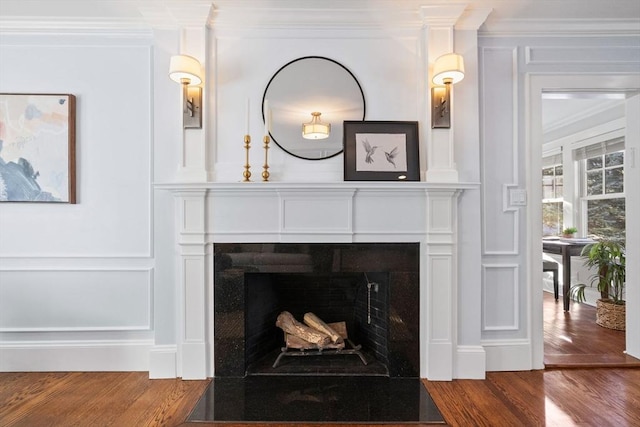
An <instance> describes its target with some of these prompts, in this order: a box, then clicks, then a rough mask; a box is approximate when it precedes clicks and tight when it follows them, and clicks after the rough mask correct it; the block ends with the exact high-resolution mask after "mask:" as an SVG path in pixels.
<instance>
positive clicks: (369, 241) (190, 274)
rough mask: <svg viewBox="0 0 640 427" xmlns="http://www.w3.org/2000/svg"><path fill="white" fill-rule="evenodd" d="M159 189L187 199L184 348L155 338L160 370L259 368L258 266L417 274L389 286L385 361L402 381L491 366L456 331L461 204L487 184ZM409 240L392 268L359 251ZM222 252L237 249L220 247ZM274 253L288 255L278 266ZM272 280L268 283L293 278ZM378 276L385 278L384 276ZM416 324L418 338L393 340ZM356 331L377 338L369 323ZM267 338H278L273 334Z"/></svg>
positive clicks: (154, 360) (178, 227) (179, 242)
mask: <svg viewBox="0 0 640 427" xmlns="http://www.w3.org/2000/svg"><path fill="white" fill-rule="evenodd" d="M156 187H157V188H159V189H166V190H170V191H172V192H173V195H174V197H175V202H176V219H175V222H174V226H175V244H176V252H175V253H174V255H175V262H176V277H177V281H176V297H177V300H176V313H175V314H176V317H175V320H176V334H177V336H176V341H177V345H176V346H175V347H173V346H170V345H163V344H161V343H159V344H158V345H156V346H155V348H154V349H153V350H152V352H151V362H150V363H151V369H150V376H151V377H152V378H166V377H176V376H177V377H182V378H184V379H202V378H206V377H220V376H229V375H233V376H238V377H241V376H243V375H245V374H246V372H247V368H248V366H249V365H251V364H252V363H254V362H256V361H257V360H258V356H255V360H254V358H251V359H250V361H249V360H247V359H245V321H244V311H245V304H246V301H245V277H244V276H245V274H247V273H249V274H251V273H273V274H279V275H283V274H289V273H300V274H308V273H314V275H315V276H316V277H320V276H321V275H322V274H324V275H327V274H329V276H330V277H328V278H327V280H332V281H333V282H334V283H335V281H336V280H347V281H349V280H351V279H350V277H349V275H351V274H353V275H355V276H354V277H353V279H354V280H356V281H357V280H362V276H363V275H364V273H367V274H369V273H371V274H374V273H387V272H388V274H389V280H390V281H393V280H396V279H397V278H398V277H403V276H406V277H407V278H406V279H405V280H400V281H399V282H398V283H402V286H398V285H393V284H389V286H388V292H389V297H388V298H389V300H388V304H389V310H388V319H389V320H388V321H389V332H388V335H389V337H391V339H390V341H389V343H388V346H387V352H388V361H387V362H385V361H384V357H383V356H379V355H374V356H375V359H376V360H377V361H380V363H382V364H386V365H387V366H386V369H387V370H388V372H389V376H390V378H398V376H402V375H416V371H417V375H419V376H420V377H421V378H429V379H432V380H450V379H452V378H453V377H454V375H455V374H456V370H457V372H458V373H460V372H463V376H465V377H481V376H483V375H484V366H485V360H484V350H483V349H482V348H479V347H475V346H460V345H458V342H457V333H456V329H457V327H458V322H457V269H458V266H457V256H458V243H457V241H458V234H457V233H458V230H457V208H458V207H457V203H458V196H459V195H460V194H461V192H462V191H463V190H465V189H475V188H477V185H475V184H464V183H437V184H436V183H428V182H406V183H401V184H400V183H396V182H332V183H320V182H298V183H290V182H289V183H284V182H282V183H275V182H274V183H261V184H257V183H254V184H250V185H246V184H243V183H172V184H163V185H157V186H156ZM265 242H276V243H265ZM406 242H412V243H409V245H413V247H414V248H415V251H416V252H415V253H416V255H411V256H410V257H409V258H405V257H395V258H393V257H391V256H387V255H383V256H382V257H381V259H380V261H379V262H380V263H382V264H385V263H386V264H387V267H388V268H387V267H385V268H384V269H383V268H382V266H381V265H378V263H373V264H374V265H371V264H372V262H371V257H370V256H369V255H367V256H366V257H365V256H363V255H362V253H363V251H360V250H359V249H356V248H357V247H360V245H361V244H363V245H364V246H362V247H363V248H367V247H368V248H369V249H371V248H376V247H377V248H382V247H383V245H396V244H400V245H404V244H406ZM223 245H229V246H223ZM317 245H326V246H324V248H325V249H326V248H329V249H327V250H324V251H319V250H318V248H322V246H317ZM341 245H347V246H341ZM348 245H354V246H353V247H350V246H348ZM367 245H369V246H367ZM223 248H224V249H223ZM412 251H413V249H412ZM418 252H419V253H418ZM217 254H227V255H228V256H227V257H218V256H214V255H217ZM338 254H339V256H338ZM172 255H173V254H172ZM274 257H277V258H278V259H279V262H277V263H275V264H274V263H273V262H272V261H273V260H274ZM214 258H215V259H214ZM416 258H417V261H415V259H416ZM406 259H412V261H411V262H412V267H411V269H407V270H400V271H395V272H394V270H393V269H392V268H391V267H392V266H393V265H396V264H398V265H400V264H401V263H402V262H406ZM167 261H170V259H167ZM392 261H393V262H392ZM399 263H400V264H399ZM416 265H418V267H415V266H416ZM276 266H277V267H276ZM319 267H323V269H322V270H320V269H319ZM338 267H339V269H338ZM222 272H224V275H225V277H223V278H221V276H220V274H222ZM320 272H322V273H320ZM336 275H344V276H342V277H339V276H336ZM267 277H268V276H264V277H263V280H268V281H277V280H279V279H282V278H284V277H285V276H272V277H269V278H267ZM294 279H295V280H300V278H299V277H298V278H295V277H294ZM294 279H285V280H294ZM369 279H370V280H371V281H374V282H378V283H383V281H384V278H381V277H378V276H375V278H372V277H369ZM222 282H226V284H223V283H222ZM232 283H233V284H234V285H233V286H232V285H231V284H232ZM360 285H361V282H360ZM323 286H324V285H323ZM345 286H346V285H345ZM350 286H351V285H350ZM353 286H356V287H357V286H359V285H358V284H355V285H353ZM341 292H346V290H343V291H341ZM396 292H398V293H396ZM374 296H375V295H374ZM266 298H271V297H266ZM408 302H410V304H409V303H408ZM354 310H355V308H354ZM406 310H410V312H407V311H406ZM398 313H399V314H398ZM225 318H226V320H225ZM354 322H355V320H354ZM269 327H271V325H269ZM407 328H408V330H409V331H410V332H411V333H410V334H409V335H410V337H411V339H408V340H403V339H395V340H394V339H393V337H394V336H396V335H398V336H402V335H403V332H404V331H406V330H407ZM349 334H350V335H353V337H354V338H355V337H357V339H358V340H363V342H364V344H366V345H367V346H368V344H367V343H366V340H365V338H362V336H363V335H366V334H365V333H364V332H362V330H358V329H356V330H354V331H349ZM394 334H396V335H394ZM418 335H419V338H418V337H417V336H418ZM256 339H257V340H258V342H259V340H262V339H265V340H266V341H267V342H268V341H269V339H271V338H269V337H261V336H260V337H258V338H256ZM357 344H360V343H357ZM270 345H271V344H270ZM281 345H282V344H277V345H276V348H277V346H281ZM367 351H369V352H370V353H371V352H373V353H376V351H377V350H376V349H371V348H368V349H367ZM356 362H357V360H356ZM358 363H359V362H358ZM456 364H457V365H456ZM254 376H255V375H254Z"/></svg>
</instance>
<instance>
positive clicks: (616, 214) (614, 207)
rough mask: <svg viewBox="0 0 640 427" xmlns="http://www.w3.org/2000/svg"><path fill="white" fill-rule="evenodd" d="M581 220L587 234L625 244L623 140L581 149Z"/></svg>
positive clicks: (578, 154) (577, 157) (577, 156)
mask: <svg viewBox="0 0 640 427" xmlns="http://www.w3.org/2000/svg"><path fill="white" fill-rule="evenodd" d="M576 160H578V161H579V163H580V164H579V167H580V171H581V178H582V179H581V188H580V194H581V196H582V197H581V210H582V212H581V216H582V224H583V228H585V229H586V232H587V234H589V235H596V236H600V237H606V238H608V239H616V240H621V241H624V239H625V229H626V220H625V196H624V140H623V139H622V138H618V139H616V140H612V141H606V142H604V143H601V144H595V145H592V146H589V147H585V148H583V149H580V150H578V151H577V153H576Z"/></svg>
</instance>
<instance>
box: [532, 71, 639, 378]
mask: <svg viewBox="0 0 640 427" xmlns="http://www.w3.org/2000/svg"><path fill="white" fill-rule="evenodd" d="M525 87H526V91H525V106H524V107H525V120H524V123H525V125H524V127H525V150H526V161H525V168H526V186H527V194H528V200H529V202H528V204H527V220H526V224H527V231H526V240H527V247H528V248H529V259H528V262H527V278H528V283H527V289H528V298H529V301H530V304H529V313H528V318H529V322H528V325H529V336H530V337H531V366H532V368H533V369H544V319H543V308H542V305H543V303H542V299H543V290H542V286H541V283H542V269H541V268H540V260H541V259H542V242H541V236H542V180H541V179H540V171H541V170H542V143H543V142H544V138H543V133H542V92H544V91H551V92H562V91H579V90H584V91H593V92H596V91H602V92H618V93H620V92H624V93H630V94H632V93H633V94H637V93H638V91H640V73H615V74H614V73H598V74H593V73H572V74H567V73H562V74H560V73H558V74H548V73H545V74H538V73H528V74H527V75H526V76H525ZM627 193H629V192H627ZM627 197H628V194H627ZM630 226H631V227H640V224H638V223H637V222H631V221H627V225H626V227H627V236H629V227H630ZM632 235H633V236H638V233H637V232H635V231H634V232H633V233H632ZM628 243H629V242H628ZM633 244H635V245H640V242H631V245H633ZM635 273H636V274H637V270H635ZM627 281H635V282H636V283H640V277H630V275H629V274H627ZM629 298H631V299H629ZM633 310H636V311H640V293H638V292H633V293H632V294H631V295H629V293H628V292H627V311H633ZM626 339H627V341H626V342H627V348H640V343H639V341H640V325H638V324H636V323H635V322H627V331H626ZM638 356H640V355H636V357H638Z"/></svg>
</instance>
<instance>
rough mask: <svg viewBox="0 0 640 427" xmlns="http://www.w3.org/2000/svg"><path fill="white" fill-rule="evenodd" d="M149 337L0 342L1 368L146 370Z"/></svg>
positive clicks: (57, 370)
mask: <svg viewBox="0 0 640 427" xmlns="http://www.w3.org/2000/svg"><path fill="white" fill-rule="evenodd" d="M152 344H153V343H152V341H150V340H139V341H55V342H53V341H46V342H42V341H40V342H11V343H7V342H5V343H0V371H3V372H59V371H85V372H92V371H94V372H95V371H148V370H149V350H150V349H151V346H152Z"/></svg>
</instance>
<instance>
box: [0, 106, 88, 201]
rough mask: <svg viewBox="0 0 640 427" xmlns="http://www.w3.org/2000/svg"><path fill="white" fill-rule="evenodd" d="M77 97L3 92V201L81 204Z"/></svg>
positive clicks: (0, 168)
mask: <svg viewBox="0 0 640 427" xmlns="http://www.w3.org/2000/svg"><path fill="white" fill-rule="evenodd" d="M75 139H76V98H75V96H74V95H70V94H28V93H24V94H23V93H0V201H2V202H38V203H76V164H75V163H76V155H75V151H76V150H75V144H76V141H75Z"/></svg>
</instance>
